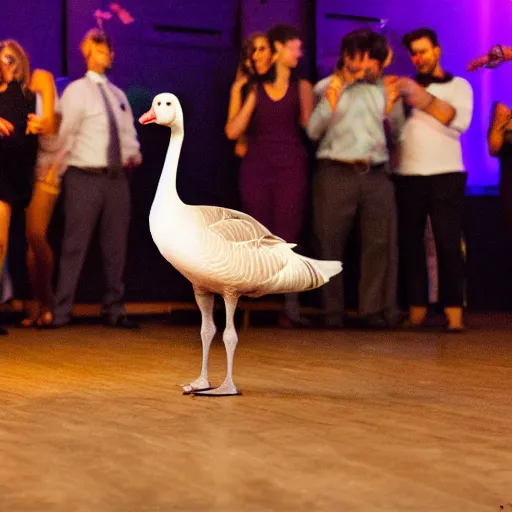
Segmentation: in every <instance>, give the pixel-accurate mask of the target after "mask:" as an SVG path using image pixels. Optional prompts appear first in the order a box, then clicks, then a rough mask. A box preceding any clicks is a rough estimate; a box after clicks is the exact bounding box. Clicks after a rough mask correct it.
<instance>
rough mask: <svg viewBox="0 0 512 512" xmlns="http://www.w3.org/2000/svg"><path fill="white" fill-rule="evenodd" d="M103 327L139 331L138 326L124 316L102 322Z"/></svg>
mask: <svg viewBox="0 0 512 512" xmlns="http://www.w3.org/2000/svg"><path fill="white" fill-rule="evenodd" d="M103 323H104V324H105V325H108V326H110V327H114V328H116V329H139V328H140V325H139V324H138V323H137V322H134V321H133V320H130V319H129V318H128V317H127V316H126V315H121V316H118V317H117V318H109V319H105V320H104V321H103Z"/></svg>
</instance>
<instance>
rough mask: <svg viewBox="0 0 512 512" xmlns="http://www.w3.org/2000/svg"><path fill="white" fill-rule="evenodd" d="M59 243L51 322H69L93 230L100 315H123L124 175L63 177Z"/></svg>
mask: <svg viewBox="0 0 512 512" xmlns="http://www.w3.org/2000/svg"><path fill="white" fill-rule="evenodd" d="M63 189H64V215H65V225H64V238H63V242H62V251H61V257H60V266H59V278H58V284H57V293H56V307H55V314H54V316H55V323H56V324H57V325H59V324H65V323H67V322H68V321H69V320H70V318H71V312H72V309H73V302H74V298H75V292H76V287H77V284H78V279H79V277H80V272H81V270H82V266H83V264H84V261H85V257H86V255H87V250H88V248H89V245H90V242H91V239H92V235H93V233H94V231H95V229H96V227H98V229H99V242H100V248H101V255H102V259H103V271H104V279H105V285H106V286H105V288H106V291H105V295H104V297H103V305H102V311H101V313H102V315H104V316H105V317H108V318H109V319H116V318H117V317H119V316H120V315H122V314H124V311H125V310H124V303H123V295H124V282H123V275H124V267H125V259H126V245H127V241H128V228H129V221H130V190H129V186H128V180H127V179H126V176H125V175H124V173H123V174H121V175H120V176H119V177H115V178H113V177H109V176H107V175H106V174H100V173H96V172H92V171H87V170H82V169H78V168H76V167H70V168H69V169H68V170H67V171H66V174H65V176H64V181H63Z"/></svg>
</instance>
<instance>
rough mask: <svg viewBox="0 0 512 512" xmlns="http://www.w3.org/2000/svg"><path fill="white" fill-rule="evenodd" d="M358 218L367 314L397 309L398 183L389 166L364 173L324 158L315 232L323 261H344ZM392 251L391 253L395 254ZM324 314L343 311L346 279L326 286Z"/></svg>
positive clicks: (316, 185) (362, 306) (316, 183)
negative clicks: (396, 225) (395, 189)
mask: <svg viewBox="0 0 512 512" xmlns="http://www.w3.org/2000/svg"><path fill="white" fill-rule="evenodd" d="M357 215H359V222H360V230H361V237H360V238H361V277H360V280H359V311H360V314H361V315H362V316H369V315H373V314H378V313H379V314H380V313H384V314H385V313H386V311H387V310H389V311H390V312H394V310H395V309H396V247H395V246H394V245H393V243H396V233H395V229H396V228H395V224H396V211H395V196H394V188H393V183H392V181H391V178H390V176H389V174H388V173H387V172H386V166H384V165H382V166H377V167H373V168H370V169H369V170H368V171H367V172H362V171H361V169H357V168H355V167H353V166H350V165H347V164H344V163H342V162H337V161H333V160H319V161H318V168H317V172H316V174H315V176H314V178H313V234H314V237H315V245H316V247H317V250H318V256H319V258H321V259H329V260H340V259H341V260H342V259H343V255H344V252H345V245H346V242H347V238H348V236H349V234H350V231H351V229H352V228H353V225H354V222H355V219H356V216H357ZM390 248H391V249H392V251H394V253H393V252H392V253H391V254H390ZM321 293H322V298H323V306H324V312H325V314H326V315H328V316H330V317H335V316H338V315H341V314H342V313H343V309H344V298H343V295H344V293H343V276H342V275H341V274H339V275H337V276H335V277H334V278H333V279H331V281H329V283H327V284H326V285H324V286H323V287H322V288H321Z"/></svg>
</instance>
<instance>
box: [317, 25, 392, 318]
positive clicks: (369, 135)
mask: <svg viewBox="0 0 512 512" xmlns="http://www.w3.org/2000/svg"><path fill="white" fill-rule="evenodd" d="M388 55H389V47H388V44H387V42H386V40H385V38H383V37H382V36H380V35H379V34H376V33H375V32H372V31H370V30H368V29H359V30H356V31H353V32H351V33H349V34H347V36H345V37H344V38H343V41H342V45H341V55H340V63H339V65H338V71H337V72H336V73H334V74H333V76H332V78H331V80H330V82H329V84H328V85H327V87H326V89H325V92H323V93H322V91H321V88H322V85H320V86H318V85H317V88H316V92H317V94H322V98H321V99H320V101H319V102H318V104H317V106H316V108H315V110H314V112H313V114H312V115H311V118H310V120H309V123H308V126H307V132H308V135H309V137H310V138H311V139H312V140H314V141H318V142H319V145H318V150H317V158H318V166H317V171H316V173H315V176H314V180H313V234H314V237H315V241H316V243H317V248H318V252H319V257H321V258H325V259H342V258H343V254H344V250H345V244H346V241H347V237H348V235H349V233H350V231H351V229H352V227H353V225H354V223H355V220H356V216H359V221H360V222H359V226H360V233H361V235H360V237H361V277H360V281H359V312H360V316H361V318H362V320H363V321H364V323H365V324H366V325H367V326H369V327H385V326H387V325H389V324H391V323H395V322H396V319H395V318H393V319H392V318H391V317H390V316H388V315H389V313H391V314H392V315H395V312H396V308H395V307H391V308H388V306H389V304H388V302H387V296H386V284H387V281H386V280H387V276H388V275H389V270H388V269H389V258H388V251H389V246H390V236H391V234H392V232H393V229H392V226H393V221H394V215H395V211H394V209H395V203H394V192H393V184H392V182H391V179H390V176H389V172H388V171H389V169H388V161H389V155H388V149H387V141H386V133H385V129H384V119H385V117H386V113H387V111H388V110H389V108H388V107H389V106H390V105H392V104H393V102H394V100H395V99H396V97H395V96H396V90H395V91H391V90H390V91H389V92H390V94H387V93H386V90H385V88H384V87H383V86H382V84H377V82H378V80H379V79H380V73H381V70H382V67H383V65H384V63H385V62H386V59H387V57H388ZM322 298H323V308H324V323H325V325H326V326H327V327H333V328H336V327H342V325H343V310H344V300H343V277H342V276H341V275H340V276H337V277H335V278H334V279H332V280H331V281H330V282H329V283H328V284H327V285H325V286H324V287H323V289H322ZM393 302H394V301H393ZM393 306H394V304H393Z"/></svg>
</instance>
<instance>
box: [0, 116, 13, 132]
mask: <svg viewBox="0 0 512 512" xmlns="http://www.w3.org/2000/svg"><path fill="white" fill-rule="evenodd" d="M13 132H14V125H13V124H12V123H10V122H9V121H7V119H4V118H3V117H0V137H8V136H9V135H11V134H12V133H13Z"/></svg>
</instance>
